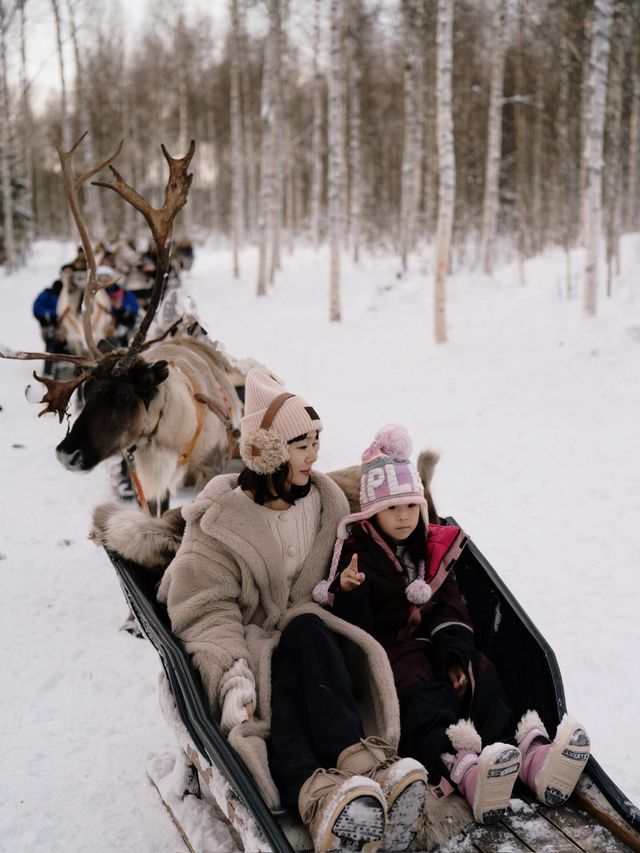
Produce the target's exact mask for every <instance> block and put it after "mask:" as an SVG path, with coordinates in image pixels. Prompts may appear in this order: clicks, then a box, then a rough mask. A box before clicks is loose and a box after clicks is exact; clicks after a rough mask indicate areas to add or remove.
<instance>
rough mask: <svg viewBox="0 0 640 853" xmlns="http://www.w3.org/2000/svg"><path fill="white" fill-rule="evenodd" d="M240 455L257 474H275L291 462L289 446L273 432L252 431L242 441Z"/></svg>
mask: <svg viewBox="0 0 640 853" xmlns="http://www.w3.org/2000/svg"><path fill="white" fill-rule="evenodd" d="M240 455H241V456H242V459H243V461H244V463H245V465H246V466H247V468H251V470H252V471H255V472H256V474H273V472H274V471H277V470H278V468H279V467H280V466H281V465H282V464H283V463H284V462H288V460H289V446H288V444H287V442H286V441H284V440H283V439H282V438H280V436H279V435H277V434H276V433H275V432H274V431H273V430H270V429H256V430H251V431H250V432H249V433H248V434H247V435H243V436H242V438H241V439H240Z"/></svg>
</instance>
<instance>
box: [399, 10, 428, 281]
mask: <svg viewBox="0 0 640 853" xmlns="http://www.w3.org/2000/svg"><path fill="white" fill-rule="evenodd" d="M422 6H423V4H422V2H421V0H405V2H404V3H403V5H402V10H403V13H404V17H403V30H404V42H405V44H406V46H407V52H406V55H405V60H404V79H403V92H404V97H403V101H404V144H403V151H402V173H401V175H402V177H401V187H400V193H401V195H400V259H401V261H402V269H403V270H406V269H407V258H408V255H409V252H410V251H411V250H412V249H413V247H414V243H415V234H416V219H417V215H418V200H419V198H420V176H421V171H422V169H421V164H422V159H421V145H420V136H421V130H422V127H421V108H422V98H421V95H422V75H423V66H422V56H421V35H422V15H421V11H422Z"/></svg>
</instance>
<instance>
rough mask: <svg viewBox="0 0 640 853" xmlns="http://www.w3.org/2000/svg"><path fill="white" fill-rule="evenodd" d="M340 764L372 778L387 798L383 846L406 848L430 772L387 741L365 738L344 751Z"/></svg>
mask: <svg viewBox="0 0 640 853" xmlns="http://www.w3.org/2000/svg"><path fill="white" fill-rule="evenodd" d="M337 766H338V769H339V770H343V771H344V772H345V773H358V774H360V775H361V776H367V777H368V778H369V779H373V780H374V781H375V782H377V783H378V784H379V785H380V787H381V788H382V790H383V792H384V795H385V797H386V800H387V828H386V830H385V833H384V837H383V839H382V843H381V845H380V849H381V850H384V851H387V853H400V851H402V850H406V849H407V847H408V846H409V845H410V844H411V842H412V841H413V839H414V838H415V835H416V824H417V822H418V818H419V817H420V815H421V814H422V812H423V810H424V806H425V802H426V799H427V771H426V770H425V769H424V767H423V766H422V764H420V762H419V761H416V760H415V759H413V758H400V757H399V756H398V754H397V753H396V751H395V750H394V749H393V747H392V746H390V745H389V744H388V743H387V742H386V741H384V740H382V739H381V738H378V737H368V738H363V739H362V740H361V741H360V742H359V743H356V744H354V745H353V746H350V747H349V748H348V749H345V750H343V751H342V752H341V753H340V755H339V757H338V762H337Z"/></svg>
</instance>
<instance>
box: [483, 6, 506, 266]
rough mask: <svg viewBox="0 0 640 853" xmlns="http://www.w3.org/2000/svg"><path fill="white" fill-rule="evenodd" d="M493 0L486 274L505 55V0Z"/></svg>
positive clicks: (495, 203) (495, 206) (494, 219)
mask: <svg viewBox="0 0 640 853" xmlns="http://www.w3.org/2000/svg"><path fill="white" fill-rule="evenodd" d="M494 2H495V5H494V13H493V49H492V51H491V90H490V92H489V113H488V118H487V162H486V167H485V173H484V199H483V202H482V231H481V234H480V259H481V263H482V269H483V271H484V272H485V273H487V275H490V274H491V273H492V272H493V253H494V248H495V241H496V232H497V223H498V211H499V189H500V162H501V159H502V100H503V84H504V57H505V16H506V0H494Z"/></svg>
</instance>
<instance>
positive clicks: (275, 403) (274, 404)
mask: <svg viewBox="0 0 640 853" xmlns="http://www.w3.org/2000/svg"><path fill="white" fill-rule="evenodd" d="M295 396H296V395H295V394H289V393H288V392H287V391H285V392H284V393H283V394H278V396H277V397H276V398H275V400H272V401H271V403H270V404H269V407H268V408H267V411H266V412H265V413H264V417H263V418H262V423H261V424H260V429H269V427H270V426H271V424H272V423H273V420H274V418H275V416H276V415H277V414H278V412H279V411H280V409H281V408H282V405H283V403H285V402H286V401H287V400H288V399H289V398H290V397H295ZM251 455H252V456H260V448H259V447H256V446H255V444H254V445H253V446H252V447H251Z"/></svg>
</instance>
